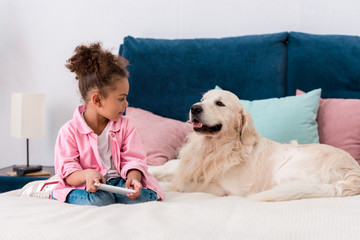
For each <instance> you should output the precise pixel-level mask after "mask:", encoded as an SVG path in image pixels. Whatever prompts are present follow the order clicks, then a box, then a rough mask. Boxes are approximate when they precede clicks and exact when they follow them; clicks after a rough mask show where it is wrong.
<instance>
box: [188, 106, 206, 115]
mask: <svg viewBox="0 0 360 240" xmlns="http://www.w3.org/2000/svg"><path fill="white" fill-rule="evenodd" d="M190 110H191V113H192V114H199V113H201V112H202V110H203V109H202V107H201V106H200V105H196V104H194V105H192V106H191V109H190Z"/></svg>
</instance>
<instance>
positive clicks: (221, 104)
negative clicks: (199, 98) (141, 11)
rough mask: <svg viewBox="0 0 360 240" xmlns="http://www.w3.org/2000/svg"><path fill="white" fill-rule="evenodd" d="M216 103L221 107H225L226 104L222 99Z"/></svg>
mask: <svg viewBox="0 0 360 240" xmlns="http://www.w3.org/2000/svg"><path fill="white" fill-rule="evenodd" d="M215 104H216V105H218V106H219V107H225V104H223V103H222V102H220V101H216V102H215Z"/></svg>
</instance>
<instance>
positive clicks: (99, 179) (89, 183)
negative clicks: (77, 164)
mask: <svg viewBox="0 0 360 240" xmlns="http://www.w3.org/2000/svg"><path fill="white" fill-rule="evenodd" d="M84 173H85V174H84V177H85V181H86V191H87V192H96V191H97V190H98V188H99V187H97V186H95V185H94V183H106V181H105V178H104V176H103V175H102V174H101V173H99V172H98V171H96V170H94V169H86V170H84Z"/></svg>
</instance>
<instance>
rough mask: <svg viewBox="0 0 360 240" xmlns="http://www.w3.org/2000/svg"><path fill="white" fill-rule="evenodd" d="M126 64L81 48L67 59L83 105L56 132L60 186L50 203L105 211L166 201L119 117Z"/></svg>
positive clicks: (96, 49) (107, 54)
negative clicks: (110, 188) (120, 190)
mask: <svg viewBox="0 0 360 240" xmlns="http://www.w3.org/2000/svg"><path fill="white" fill-rule="evenodd" d="M127 64H128V62H127V60H125V59H124V58H122V57H120V56H115V55H113V54H112V53H111V52H109V51H105V50H103V49H102V48H101V45H100V44H99V43H93V44H91V45H89V46H85V45H81V46H78V47H77V48H76V49H75V54H74V55H73V56H72V57H71V58H70V59H69V60H67V64H66V67H67V68H68V69H69V70H70V71H71V72H74V73H75V74H76V79H77V80H78V81H79V90H80V93H81V96H82V99H83V101H84V102H85V105H81V106H79V107H78V108H77V109H76V110H75V112H74V115H73V119H72V120H70V121H68V122H67V123H66V124H65V125H64V126H63V127H62V128H61V129H60V131H59V135H58V138H57V141H56V145H55V172H56V175H57V176H58V178H60V181H59V183H58V185H57V186H56V187H55V189H54V191H53V198H55V199H57V200H59V201H62V202H67V203H72V204H81V205H96V206H103V205H108V204H113V203H141V202H146V201H154V200H158V199H163V198H164V193H163V191H162V189H161V188H160V186H159V183H158V182H157V181H156V179H155V178H154V177H153V176H151V174H150V173H149V172H148V171H147V164H146V157H145V154H144V151H143V148H142V145H141V142H140V139H139V136H138V135H137V133H136V131H135V128H134V126H133V125H132V124H131V123H130V122H129V119H128V118H126V117H124V116H123V113H124V111H125V109H126V107H127V106H128V102H127V101H126V97H127V95H128V92H129V82H128V75H129V74H128V72H127V70H126V66H127ZM95 183H104V184H105V183H106V184H110V185H114V186H120V187H126V188H131V189H134V190H135V191H136V192H135V193H128V194H127V196H123V195H119V194H114V193H109V192H105V191H101V190H98V187H97V186H95Z"/></svg>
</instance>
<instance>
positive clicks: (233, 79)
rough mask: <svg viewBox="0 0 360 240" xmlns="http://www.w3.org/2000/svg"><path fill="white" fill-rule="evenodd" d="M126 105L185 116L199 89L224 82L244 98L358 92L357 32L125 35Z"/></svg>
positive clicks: (359, 47)
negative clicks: (169, 36)
mask: <svg viewBox="0 0 360 240" xmlns="http://www.w3.org/2000/svg"><path fill="white" fill-rule="evenodd" d="M119 54H120V55H121V56H123V57H125V58H126V59H128V60H129V62H130V65H129V67H128V70H129V72H130V77H129V81H130V93H129V97H128V101H129V103H130V106H133V107H139V108H143V109H145V110H148V111H151V112H153V113H155V114H158V115H161V116H164V117H169V118H173V119H178V120H182V121H185V120H187V118H188V111H189V108H190V106H191V105H192V104H193V103H194V102H197V101H199V99H200V98H201V95H202V94H203V93H204V92H206V91H208V90H209V89H212V88H214V87H215V85H219V86H221V87H222V88H223V89H226V90H230V91H232V92H234V93H235V94H237V95H238V96H239V97H240V98H241V99H248V100H254V99H265V98H271V97H283V96H287V95H294V94H295V90H296V89H301V90H304V91H310V90H312V89H315V88H322V97H325V98H329V97H336V98H339V97H341V98H360V67H359V66H360V38H359V37H357V36H344V35H313V34H306V33H297V32H281V33H274V34H263V35H249V36H240V37H228V38H203V39H174V40H169V39H150V38H134V37H131V36H129V37H126V38H125V39H124V42H123V44H121V46H120V50H119Z"/></svg>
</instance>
